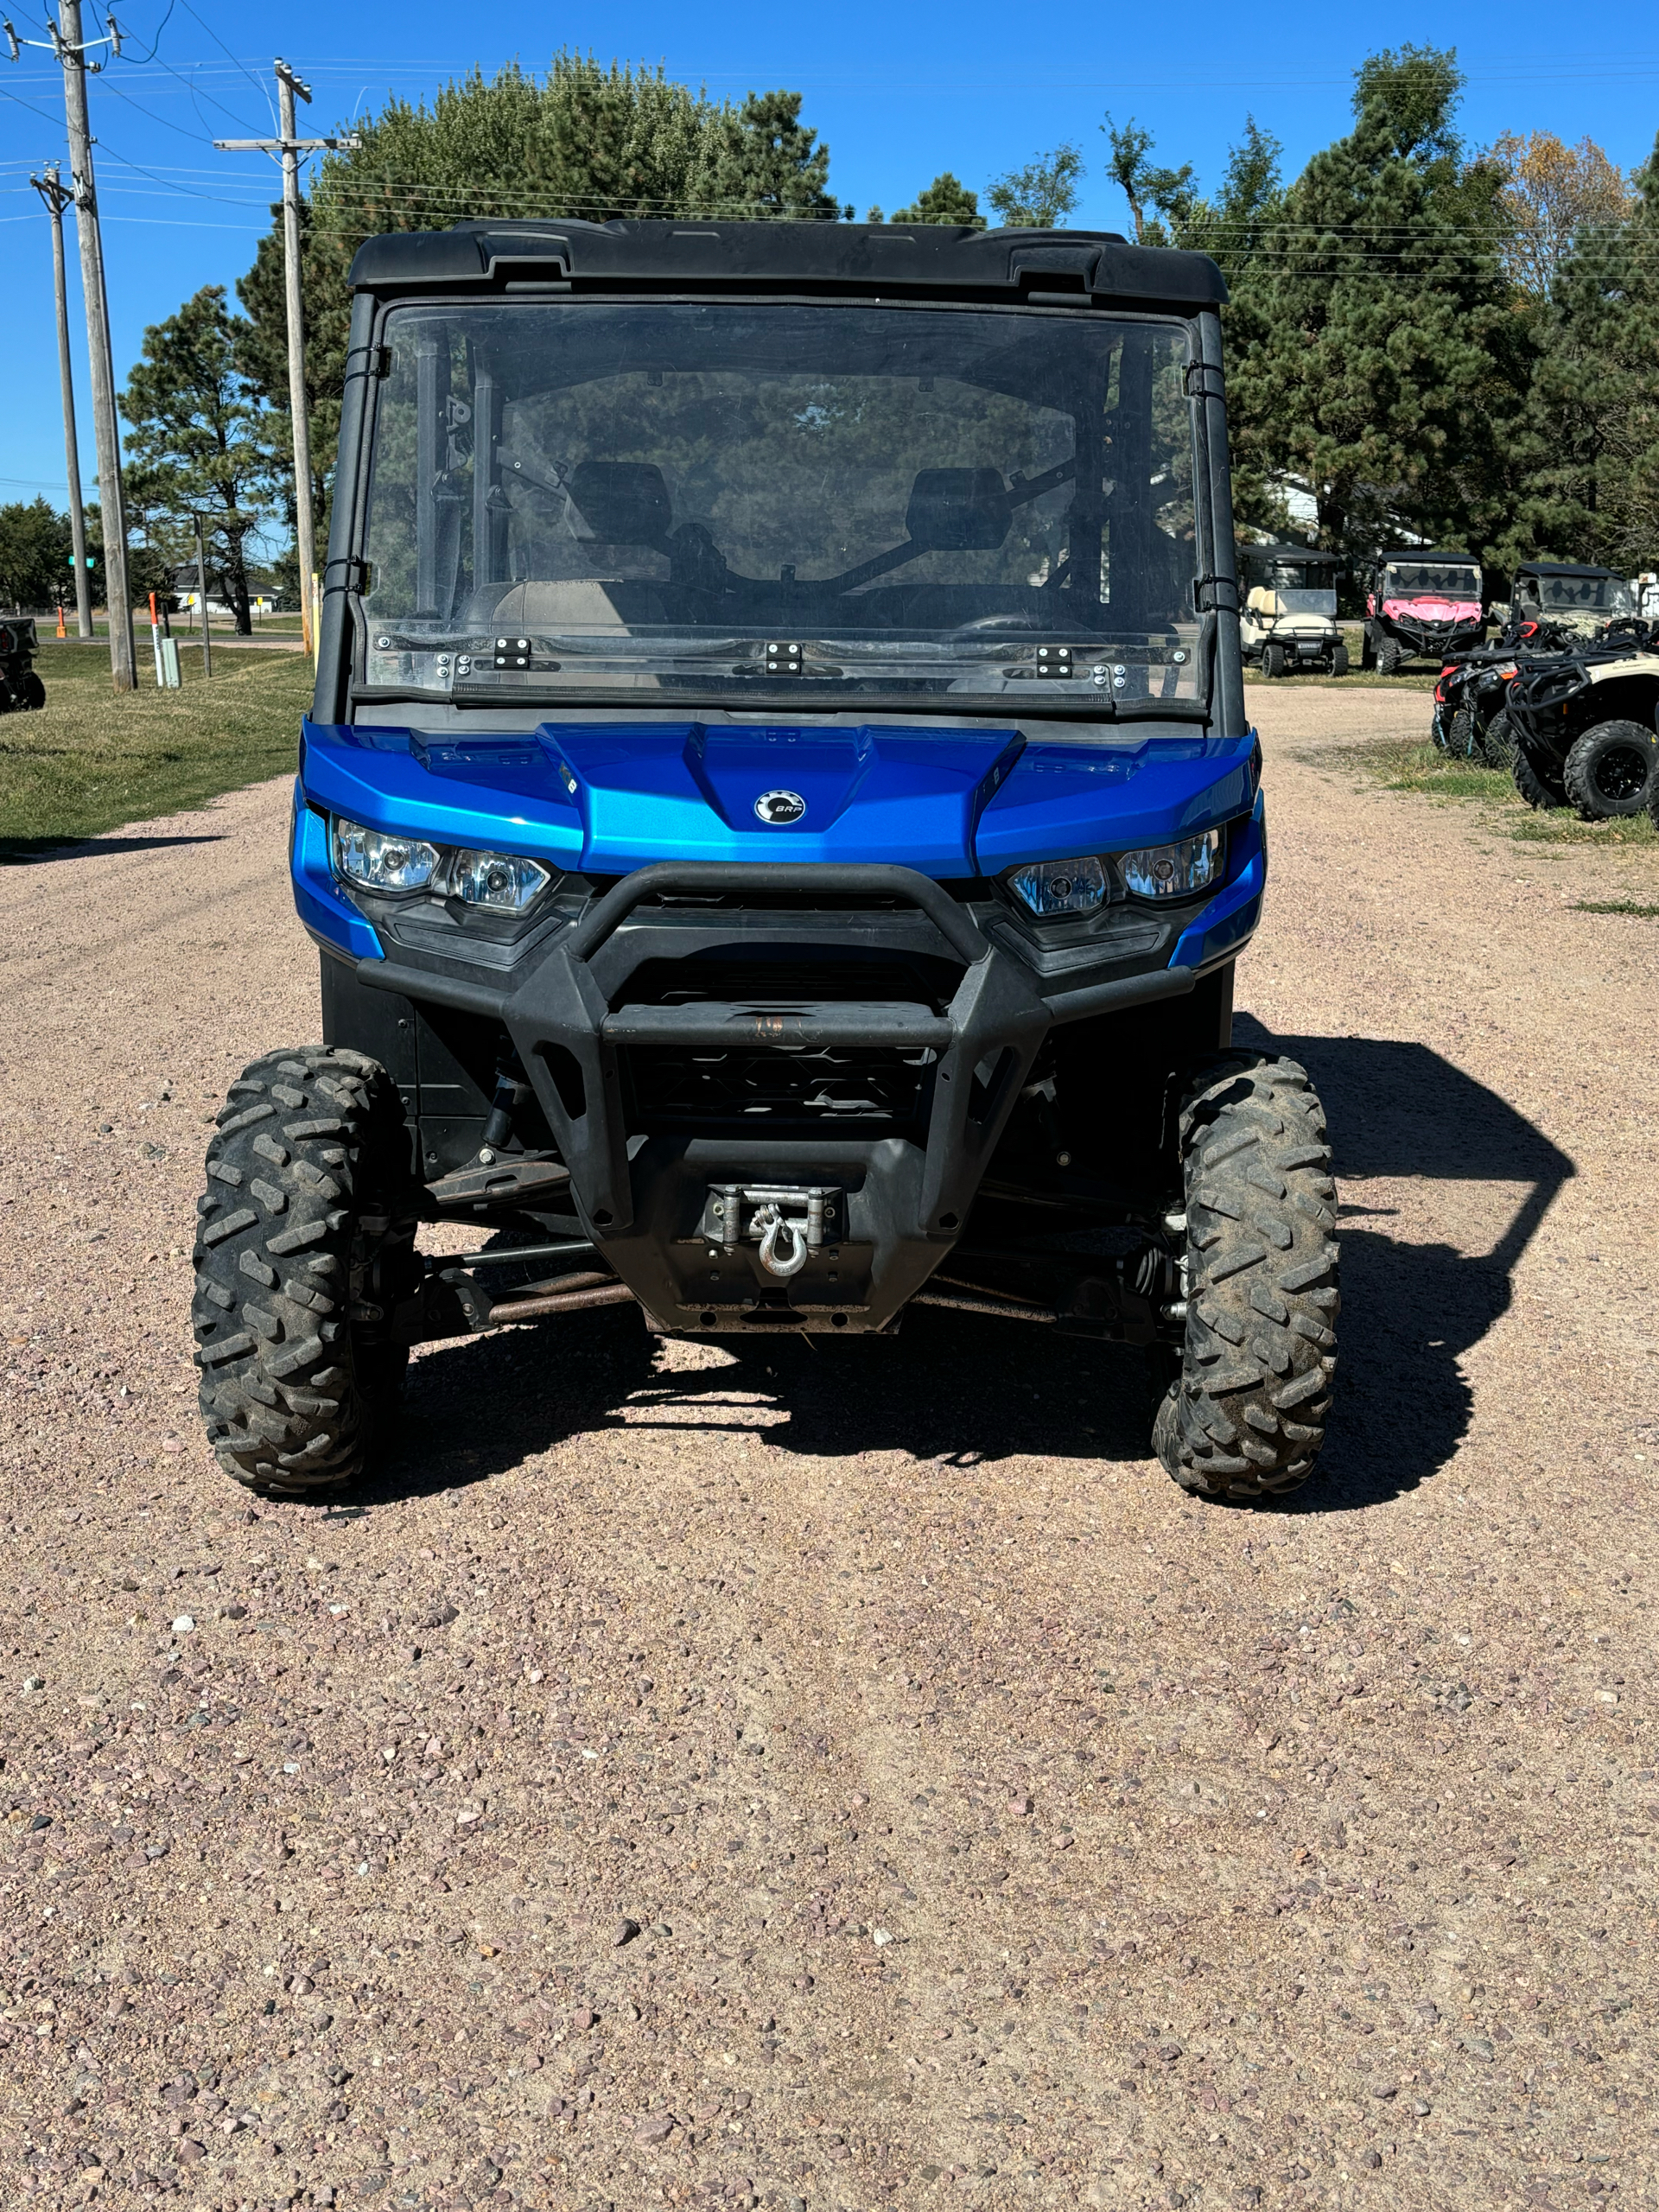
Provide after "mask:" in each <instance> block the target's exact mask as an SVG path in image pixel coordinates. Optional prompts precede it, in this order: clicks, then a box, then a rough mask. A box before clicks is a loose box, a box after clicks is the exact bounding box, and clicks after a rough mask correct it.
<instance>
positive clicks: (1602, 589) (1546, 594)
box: [1533, 576, 1636, 615]
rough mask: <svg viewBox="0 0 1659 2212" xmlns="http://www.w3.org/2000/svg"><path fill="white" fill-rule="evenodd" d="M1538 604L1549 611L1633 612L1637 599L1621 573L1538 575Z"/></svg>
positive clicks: (1535, 588) (1575, 612)
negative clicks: (1609, 574)
mask: <svg viewBox="0 0 1659 2212" xmlns="http://www.w3.org/2000/svg"><path fill="white" fill-rule="evenodd" d="M1533 590H1534V592H1535V594H1536V595H1537V598H1538V601H1539V604H1540V605H1541V607H1543V608H1544V610H1545V611H1546V613H1550V614H1604V615H1613V614H1634V613H1635V612H1636V600H1635V597H1634V595H1633V594H1632V593H1631V590H1630V586H1629V584H1627V583H1626V582H1625V581H1624V578H1623V576H1539V577H1537V578H1536V579H1535V581H1534V582H1533Z"/></svg>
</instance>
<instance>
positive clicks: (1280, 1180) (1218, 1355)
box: [1153, 1052, 1341, 1502]
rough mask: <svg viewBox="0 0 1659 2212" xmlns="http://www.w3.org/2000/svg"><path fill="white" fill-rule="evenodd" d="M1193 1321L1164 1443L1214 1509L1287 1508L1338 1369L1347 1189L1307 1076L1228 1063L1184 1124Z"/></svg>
mask: <svg viewBox="0 0 1659 2212" xmlns="http://www.w3.org/2000/svg"><path fill="white" fill-rule="evenodd" d="M1180 1143H1181V1153H1182V1169H1183V1175H1184V1179H1185V1194H1186V1221H1187V1231H1186V1235H1187V1276H1188V1287H1187V1319H1186V1341H1185V1346H1184V1349H1183V1352H1182V1360H1181V1373H1180V1376H1179V1380H1178V1381H1177V1382H1175V1383H1172V1385H1171V1386H1170V1389H1169V1390H1168V1392H1167V1394H1166V1396H1165V1398H1164V1401H1163V1402H1162V1404H1161V1405H1160V1407H1159V1408H1158V1414H1157V1419H1156V1421H1155V1423H1154V1429H1153V1442H1154V1448H1155V1450H1156V1451H1157V1453H1158V1456H1159V1458H1160V1459H1161V1460H1162V1462H1163V1464H1164V1467H1165V1469H1166V1471H1167V1472H1168V1473H1169V1474H1170V1475H1172V1476H1173V1478H1174V1479H1175V1480H1176V1481H1177V1482H1178V1483H1179V1484H1181V1486H1182V1488H1183V1489H1185V1490H1190V1491H1195V1492H1197V1493H1198V1496H1200V1497H1212V1498H1225V1499H1230V1500H1233V1501H1236V1502H1249V1501H1252V1500H1257V1499H1262V1498H1268V1497H1283V1496H1284V1495H1285V1494H1286V1492H1287V1491H1293V1490H1296V1489H1298V1488H1299V1487H1300V1484H1303V1483H1304V1482H1306V1479H1307V1478H1308V1476H1309V1475H1310V1474H1311V1473H1312V1472H1313V1463H1314V1460H1315V1459H1316V1458H1317V1456H1318V1453H1319V1446H1320V1445H1321V1444H1322V1443H1323V1442H1324V1440H1325V1414H1326V1413H1327V1412H1328V1410H1329V1408H1330V1404H1331V1378H1332V1373H1333V1371H1334V1370H1335V1367H1336V1363H1337V1358H1336V1336H1335V1332H1334V1328H1333V1324H1334V1322H1335V1320H1336V1317H1337V1313H1338V1309H1339V1306H1340V1304H1341V1300H1340V1294H1339V1293H1338V1287H1337V1246H1336V1241H1335V1230H1336V1212H1335V1203H1336V1185H1335V1183H1334V1182H1333V1181H1332V1175H1331V1148H1330V1146H1329V1145H1328V1143H1327V1142H1326V1141H1325V1113H1324V1109H1322V1108H1321V1106H1320V1104H1319V1099H1318V1097H1317V1096H1316V1095H1315V1093H1314V1090H1313V1085H1312V1084H1310V1083H1309V1081H1308V1079H1307V1076H1306V1072H1305V1071H1304V1070H1303V1069H1301V1068H1300V1067H1299V1066H1298V1065H1296V1063H1295V1061H1294V1060H1287V1059H1281V1058H1278V1057H1276V1056H1275V1055H1274V1054H1271V1053H1265V1052H1222V1053H1217V1055H1216V1056H1215V1058H1213V1059H1211V1060H1210V1061H1209V1062H1208V1063H1206V1064H1205V1065H1204V1066H1203V1067H1202V1068H1201V1069H1200V1070H1199V1071H1198V1075H1197V1076H1196V1077H1195V1079H1194V1081H1193V1083H1192V1085H1191V1086H1190V1087H1189V1089H1188V1090H1187V1093H1186V1096H1185V1100H1184V1101H1183V1103H1182V1107H1181V1115H1180Z"/></svg>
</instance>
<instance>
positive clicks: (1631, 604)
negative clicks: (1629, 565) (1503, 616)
mask: <svg viewBox="0 0 1659 2212" xmlns="http://www.w3.org/2000/svg"><path fill="white" fill-rule="evenodd" d="M1636 613H1637V606H1636V594H1635V593H1634V592H1633V591H1632V590H1631V588H1630V584H1629V583H1628V582H1627V581H1626V580H1625V578H1624V577H1623V576H1621V575H1618V573H1617V571H1616V570H1614V569H1597V568H1592V567H1590V566H1588V565H1586V564H1583V563H1577V562H1573V561H1523V562H1522V563H1521V565H1520V567H1519V568H1518V569H1516V572H1515V575H1514V578H1513V580H1512V581H1511V582H1510V625H1511V626H1514V625H1515V624H1516V623H1524V622H1535V623H1536V624H1537V625H1538V626H1539V628H1540V629H1541V630H1549V631H1560V632H1565V633H1566V634H1567V636H1568V637H1570V638H1573V639H1580V638H1581V639H1584V640H1585V641H1586V643H1589V644H1593V643H1595V642H1596V641H1597V640H1599V639H1600V638H1601V636H1602V634H1603V632H1605V630H1606V628H1607V626H1608V624H1609V623H1610V622H1619V623H1623V622H1625V621H1628V620H1634V619H1635V616H1636Z"/></svg>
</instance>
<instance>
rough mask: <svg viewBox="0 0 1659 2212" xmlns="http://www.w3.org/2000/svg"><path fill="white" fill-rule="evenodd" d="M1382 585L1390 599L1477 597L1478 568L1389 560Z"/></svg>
mask: <svg viewBox="0 0 1659 2212" xmlns="http://www.w3.org/2000/svg"><path fill="white" fill-rule="evenodd" d="M1383 589H1384V591H1385V592H1386V593H1387V594H1388V595H1389V598H1390V599H1478V598H1479V597H1480V570H1479V569H1474V568H1468V569H1465V568H1464V567H1463V566H1461V565H1460V564H1458V563H1451V562H1444V561H1391V562H1390V563H1389V566H1388V569H1387V570H1386V572H1385V574H1384V577H1383Z"/></svg>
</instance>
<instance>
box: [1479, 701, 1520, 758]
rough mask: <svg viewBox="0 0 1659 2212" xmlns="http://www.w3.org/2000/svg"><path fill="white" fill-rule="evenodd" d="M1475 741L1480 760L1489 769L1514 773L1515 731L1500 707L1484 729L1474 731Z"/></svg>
mask: <svg viewBox="0 0 1659 2212" xmlns="http://www.w3.org/2000/svg"><path fill="white" fill-rule="evenodd" d="M1475 741H1476V743H1477V744H1478V746H1479V747H1480V757H1481V759H1482V760H1484V762H1485V764H1486V766H1488V767H1489V768H1503V769H1508V770H1509V771H1510V772H1511V773H1512V772H1514V768H1515V731H1514V729H1513V728H1512V727H1511V726H1510V718H1509V715H1507V714H1506V713H1505V712H1504V710H1503V708H1502V707H1500V708H1499V709H1498V710H1497V713H1496V714H1495V715H1493V716H1492V718H1491V721H1489V722H1488V723H1487V724H1486V726H1485V728H1484V729H1478V730H1477V731H1476V733H1475Z"/></svg>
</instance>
